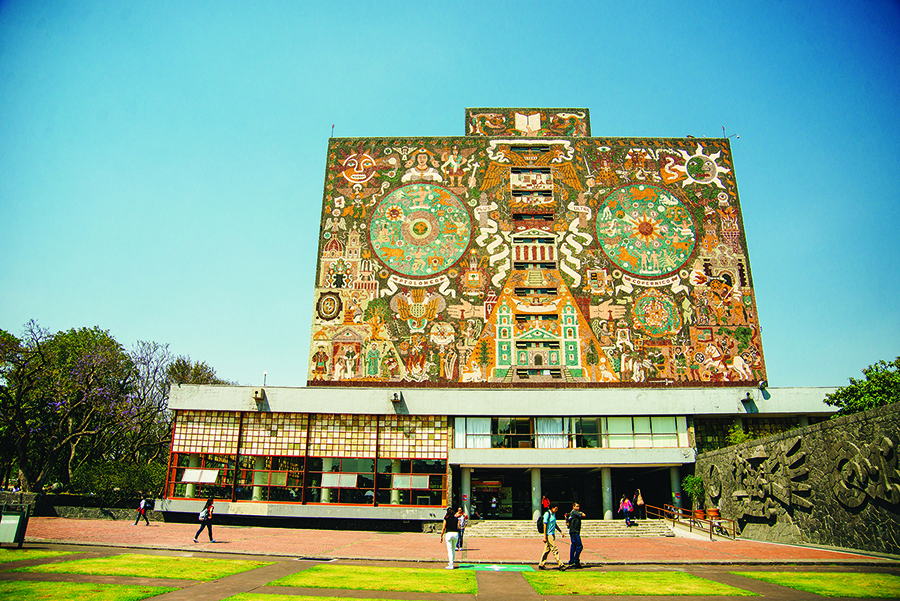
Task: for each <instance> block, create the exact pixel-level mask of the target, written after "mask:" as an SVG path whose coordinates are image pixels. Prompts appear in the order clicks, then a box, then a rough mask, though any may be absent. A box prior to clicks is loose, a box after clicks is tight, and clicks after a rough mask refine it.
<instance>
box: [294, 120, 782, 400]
mask: <svg viewBox="0 0 900 601" xmlns="http://www.w3.org/2000/svg"><path fill="white" fill-rule="evenodd" d="M466 133H467V134H468V135H466V136H461V137H451V138H335V139H332V140H330V141H329V145H328V157H327V163H326V172H325V191H324V198H323V203H322V215H321V239H320V244H319V255H318V267H317V272H316V283H315V307H314V314H313V320H312V333H311V348H310V355H309V364H308V370H309V371H308V374H309V375H308V381H309V385H311V386H317V385H325V384H336V385H340V386H346V385H353V384H359V385H364V386H378V385H394V384H396V383H397V382H404V385H407V386H447V385H473V386H491V385H516V384H521V385H536V384H537V385H540V384H542V383H544V384H546V383H550V384H552V385H554V386H570V385H571V386H578V385H592V384H598V383H602V384H605V385H634V386H648V385H649V386H653V385H662V386H665V385H669V384H673V383H678V384H683V385H691V384H701V385H703V384H711V385H719V384H726V383H730V382H745V383H746V382H754V383H755V382H756V381H758V380H764V379H766V375H765V364H764V361H763V354H762V342H761V339H760V330H759V323H758V320H757V314H756V300H755V297H754V293H753V285H752V280H751V276H750V265H749V260H748V255H747V245H746V240H745V237H744V230H743V224H742V219H741V211H740V204H739V201H738V193H737V184H736V181H735V178H734V167H733V165H732V159H731V149H730V145H729V142H728V140H727V139H695V138H668V139H638V138H592V137H589V136H590V119H589V113H588V111H587V109H468V110H467V112H466Z"/></svg>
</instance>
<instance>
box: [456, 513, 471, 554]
mask: <svg viewBox="0 0 900 601" xmlns="http://www.w3.org/2000/svg"><path fill="white" fill-rule="evenodd" d="M456 522H457V524H459V538H457V539H456V550H457V551H461V550H462V546H463V534H465V533H466V526H468V525H469V516H467V515H466V510H465V509H463V508H462V507H460V508H459V509H457V510H456Z"/></svg>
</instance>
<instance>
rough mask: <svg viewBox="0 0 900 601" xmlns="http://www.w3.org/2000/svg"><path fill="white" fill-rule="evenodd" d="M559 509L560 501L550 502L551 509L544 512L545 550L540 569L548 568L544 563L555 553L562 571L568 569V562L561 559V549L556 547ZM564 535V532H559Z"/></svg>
mask: <svg viewBox="0 0 900 601" xmlns="http://www.w3.org/2000/svg"><path fill="white" fill-rule="evenodd" d="M558 510H559V504H558V503H550V511H548V512H547V513H545V514H544V552H543V554H541V561H540V562H539V563H538V569H539V570H546V569H547V568H546V567H545V566H544V563H545V562H546V561H547V558H548V557H550V553H553V558H554V559H555V560H556V564H557V565H558V566H559V569H560V571H563V570H565V569H566V564H564V563H563V562H561V561H560V560H559V549H557V548H556V533H557V532H559V529H558V528H557V526H556V512H557V511H558ZM559 535H560V536H562V532H560V533H559Z"/></svg>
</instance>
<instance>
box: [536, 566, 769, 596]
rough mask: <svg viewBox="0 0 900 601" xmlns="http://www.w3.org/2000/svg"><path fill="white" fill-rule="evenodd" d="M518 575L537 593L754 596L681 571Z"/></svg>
mask: <svg viewBox="0 0 900 601" xmlns="http://www.w3.org/2000/svg"><path fill="white" fill-rule="evenodd" d="M522 575H523V576H524V577H525V579H526V580H527V581H528V583H529V584H531V586H532V587H534V590H535V591H537V593H538V594H539V595H634V596H654V595H672V596H675V595H678V596H683V595H696V596H711V597H712V596H716V597H719V596H724V597H755V596H757V595H756V594H754V593H751V592H749V591H744V590H741V589H738V588H734V587H732V586H728V585H725V584H720V583H718V582H713V581H712V580H706V579H705V578H700V577H698V576H693V575H691V574H685V573H684V572H625V571H618V572H577V573H576V572H523V573H522Z"/></svg>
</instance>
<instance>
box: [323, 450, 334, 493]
mask: <svg viewBox="0 0 900 601" xmlns="http://www.w3.org/2000/svg"><path fill="white" fill-rule="evenodd" d="M333 466H334V460H333V459H332V458H331V457H323V458H322V484H325V474H326V473H328V472H330V471H331V468H332V467H333ZM322 502H323V503H331V489H330V488H325V487H324V486H323V487H322Z"/></svg>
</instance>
